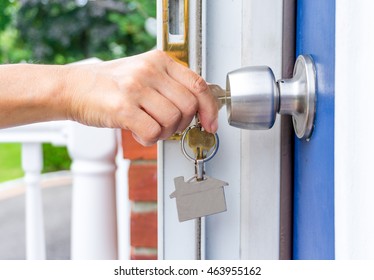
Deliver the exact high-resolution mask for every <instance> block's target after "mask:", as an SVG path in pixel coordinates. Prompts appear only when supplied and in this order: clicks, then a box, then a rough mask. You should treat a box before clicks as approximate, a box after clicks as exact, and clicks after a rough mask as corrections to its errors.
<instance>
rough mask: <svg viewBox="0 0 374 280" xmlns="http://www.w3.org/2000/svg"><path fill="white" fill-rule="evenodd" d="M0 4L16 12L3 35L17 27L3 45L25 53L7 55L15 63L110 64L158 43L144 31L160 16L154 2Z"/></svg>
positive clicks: (6, 0) (28, 0)
mask: <svg viewBox="0 0 374 280" xmlns="http://www.w3.org/2000/svg"><path fill="white" fill-rule="evenodd" d="M0 1H1V2H0V3H1V4H0V8H7V7H8V10H9V7H12V9H11V10H10V14H9V15H8V16H5V17H4V18H3V19H2V21H1V22H0V30H1V29H2V30H5V29H4V28H1V25H4V26H6V25H9V24H13V28H12V29H11V31H12V32H9V31H8V35H7V38H5V39H6V40H5V39H4V40H2V42H1V43H2V44H3V43H4V42H8V45H9V42H12V43H11V44H10V45H11V46H10V47H8V48H7V49H6V51H7V52H15V53H17V52H21V54H18V55H9V54H8V60H12V61H11V62H18V61H14V59H17V58H20V59H25V60H31V61H34V62H37V63H57V64H65V63H69V62H73V61H76V60H80V59H83V58H87V57H93V56H96V57H98V58H101V59H104V60H107V59H113V58H118V57H123V56H129V55H134V54H137V53H141V52H144V51H147V50H149V49H150V48H152V47H153V46H154V45H155V42H156V41H155V38H153V37H152V36H151V35H149V34H148V33H147V32H145V28H144V22H145V20H146V19H147V18H148V17H155V13H156V2H155V0H153V1H150V0H137V1H135V0H96V1H92V0H91V1H88V0H19V1H17V2H13V1H10V0H0ZM3 11H5V9H3ZM3 13H4V14H5V12H3ZM12 16H13V17H14V20H13V21H12V20H11V19H12ZM8 30H9V29H8ZM3 33H4V32H3ZM0 36H1V35H0ZM12 36H13V37H12ZM27 56H28V57H27Z"/></svg>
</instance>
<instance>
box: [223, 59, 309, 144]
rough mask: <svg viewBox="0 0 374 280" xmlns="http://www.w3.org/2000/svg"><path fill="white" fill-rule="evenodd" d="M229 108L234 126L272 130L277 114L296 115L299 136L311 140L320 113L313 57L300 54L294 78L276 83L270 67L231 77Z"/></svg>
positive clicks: (246, 70) (243, 70)
mask: <svg viewBox="0 0 374 280" xmlns="http://www.w3.org/2000/svg"><path fill="white" fill-rule="evenodd" d="M225 101H226V109H227V115H228V116H227V117H228V122H229V124H230V125H232V126H235V127H239V128H244V129H269V128H271V127H272V126H273V125H274V122H275V118H276V114H277V113H279V114H282V115H292V119H293V125H294V130H295V133H296V135H297V137H299V138H301V139H306V140H309V139H310V137H311V134H312V131H313V123H314V115H315V110H316V71H315V67H314V62H313V60H312V58H311V57H310V56H308V55H300V56H299V57H298V58H297V60H296V62H295V66H294V71H293V77H292V78H291V79H280V80H278V81H276V80H275V77H274V73H273V71H272V70H271V69H270V68H269V67H267V66H250V67H244V68H240V69H238V70H234V71H232V72H230V73H228V74H227V79H226V96H225Z"/></svg>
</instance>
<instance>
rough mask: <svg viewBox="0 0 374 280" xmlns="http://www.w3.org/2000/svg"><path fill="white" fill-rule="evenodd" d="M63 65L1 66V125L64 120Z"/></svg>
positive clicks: (65, 115) (8, 125)
mask: <svg viewBox="0 0 374 280" xmlns="http://www.w3.org/2000/svg"><path fill="white" fill-rule="evenodd" d="M66 77H67V69H66V68H65V67H64V66H52V65H30V64H14V65H1V66H0V128H5V127H10V126H16V125H22V124H28V123H34V122H41V121H50V120H59V119H66V118H67V112H66V106H65V104H66V102H67V100H66V98H65V96H64V87H65V80H66Z"/></svg>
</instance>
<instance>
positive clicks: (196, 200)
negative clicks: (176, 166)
mask: <svg viewBox="0 0 374 280" xmlns="http://www.w3.org/2000/svg"><path fill="white" fill-rule="evenodd" d="M174 183H175V191H174V192H173V193H172V194H171V195H170V198H175V199H176V204H177V211H178V220H179V221H180V222H184V221H188V220H191V219H196V218H200V217H204V216H208V215H213V214H217V213H220V212H224V211H226V210H227V208H226V200H225V193H224V189H223V187H224V186H227V185H228V183H226V182H224V181H221V180H218V179H215V178H212V177H209V176H206V175H205V176H204V179H202V180H200V181H199V180H197V179H196V178H193V179H192V180H188V181H187V182H185V181H184V177H183V176H180V177H176V178H175V179H174Z"/></svg>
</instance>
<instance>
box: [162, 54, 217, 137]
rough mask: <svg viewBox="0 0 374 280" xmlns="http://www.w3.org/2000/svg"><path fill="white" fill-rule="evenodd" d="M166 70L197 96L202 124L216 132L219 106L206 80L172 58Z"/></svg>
mask: <svg viewBox="0 0 374 280" xmlns="http://www.w3.org/2000/svg"><path fill="white" fill-rule="evenodd" d="M166 71H167V73H168V75H169V76H170V77H171V78H173V79H174V80H175V81H177V82H178V83H180V84H182V85H183V86H185V87H186V88H187V89H188V90H189V91H190V92H191V93H192V94H194V95H195V96H196V98H197V101H198V113H199V119H200V122H201V125H202V126H203V127H204V128H205V130H206V131H208V132H211V133H214V132H216V131H217V128H218V120H217V118H218V107H217V103H216V101H215V99H214V96H213V95H212V93H211V92H210V89H209V87H208V85H207V83H206V82H205V80H204V79H203V78H202V77H201V76H199V75H198V74H196V73H195V72H193V71H192V70H190V69H189V68H187V67H185V66H183V65H181V64H179V63H177V62H175V61H174V60H172V59H170V63H168V64H167V67H166Z"/></svg>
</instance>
